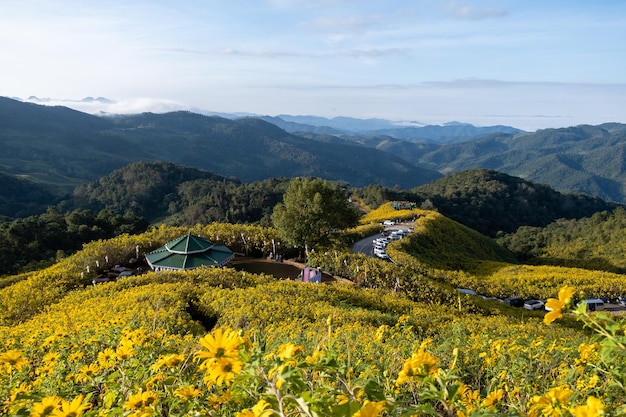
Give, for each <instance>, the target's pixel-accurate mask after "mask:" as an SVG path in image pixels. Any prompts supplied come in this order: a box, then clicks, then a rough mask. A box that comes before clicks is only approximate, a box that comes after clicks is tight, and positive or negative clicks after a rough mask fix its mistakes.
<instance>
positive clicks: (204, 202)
mask: <svg viewBox="0 0 626 417" xmlns="http://www.w3.org/2000/svg"><path fill="white" fill-rule="evenodd" d="M288 182H289V180H288V179H285V178H282V179H281V178H271V179H267V180H263V181H254V182H250V183H242V182H240V181H238V180H234V179H230V178H225V177H222V176H219V175H215V174H213V173H210V172H208V171H203V170H199V169H196V168H190V167H183V166H180V165H174V164H171V163H166V162H137V163H133V164H129V165H128V166H126V167H124V168H120V169H118V170H115V171H113V172H112V173H110V174H109V175H107V176H105V177H102V178H100V179H99V180H98V181H94V182H91V183H88V184H83V185H80V186H78V187H77V188H76V189H75V190H74V194H73V198H72V200H71V203H70V204H71V205H72V206H74V207H76V208H89V209H91V210H94V211H100V210H103V209H106V210H111V211H113V212H116V213H125V212H127V211H131V212H133V213H135V214H137V215H139V216H142V217H145V218H146V219H147V220H148V221H149V222H155V221H167V222H168V223H175V224H179V225H188V226H193V225H194V224H196V223H210V222H214V221H226V222H233V223H255V222H260V221H265V223H268V222H269V216H270V214H271V212H272V210H273V208H274V206H275V205H276V204H277V203H278V202H280V201H281V200H282V196H283V193H284V191H285V189H286V187H287V184H288Z"/></svg>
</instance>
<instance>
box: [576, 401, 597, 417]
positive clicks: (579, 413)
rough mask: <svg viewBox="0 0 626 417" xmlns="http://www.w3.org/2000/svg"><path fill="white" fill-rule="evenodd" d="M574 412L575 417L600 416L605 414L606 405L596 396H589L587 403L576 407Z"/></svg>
mask: <svg viewBox="0 0 626 417" xmlns="http://www.w3.org/2000/svg"><path fill="white" fill-rule="evenodd" d="M572 414H573V415H574V416H575V417H600V416H603V415H604V405H603V404H602V401H600V400H599V399H597V398H596V397H589V398H587V404H586V405H579V406H578V407H576V408H574V409H573V410H572Z"/></svg>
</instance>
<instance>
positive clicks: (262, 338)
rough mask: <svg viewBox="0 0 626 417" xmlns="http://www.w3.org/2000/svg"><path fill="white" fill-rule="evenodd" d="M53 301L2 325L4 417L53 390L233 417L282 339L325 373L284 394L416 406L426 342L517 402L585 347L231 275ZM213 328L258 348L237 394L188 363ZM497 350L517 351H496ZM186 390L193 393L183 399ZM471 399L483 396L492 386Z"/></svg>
mask: <svg viewBox="0 0 626 417" xmlns="http://www.w3.org/2000/svg"><path fill="white" fill-rule="evenodd" d="M58 301H59V302H58V303H55V304H52V305H50V306H48V308H46V309H45V311H42V312H40V313H37V314H35V315H34V316H33V317H32V318H31V319H29V320H26V321H24V322H22V323H19V324H16V325H12V326H0V345H1V346H3V350H10V351H11V352H18V353H19V355H20V356H21V357H22V358H23V359H24V361H25V362H24V364H23V365H21V364H20V366H23V367H24V368H22V369H21V370H20V371H19V372H15V371H13V372H12V373H4V374H2V373H0V381H2V382H3V384H0V394H2V395H3V397H7V398H8V395H9V394H8V393H9V391H10V390H12V389H15V388H16V387H17V386H20V387H21V389H25V390H28V394H29V395H27V396H23V397H18V398H17V399H16V400H15V401H14V402H11V403H6V404H5V405H4V407H5V408H3V411H6V412H7V414H9V415H11V414H12V413H15V411H16V410H18V409H23V410H34V409H35V407H36V405H37V401H39V400H40V399H41V398H43V397H46V396H47V395H50V393H55V394H56V393H58V395H61V396H62V397H63V398H65V399H68V400H71V399H73V398H78V396H79V395H86V394H89V395H90V396H89V402H90V404H91V408H92V410H93V411H94V412H99V411H100V412H102V413H104V414H113V415H121V414H122V412H123V410H128V409H129V408H131V407H133V406H137V407H138V405H137V404H135V403H134V402H133V398H134V397H133V395H136V393H138V392H139V393H142V392H145V393H147V394H148V393H149V394H150V395H153V396H154V397H155V398H157V400H156V403H155V405H154V407H156V409H158V410H160V411H161V410H163V413H162V414H167V415H171V416H183V415H189V411H190V410H207V409H214V410H215V414H214V415H224V416H225V415H234V414H235V412H236V411H239V410H242V409H244V408H247V407H252V406H253V405H254V403H255V402H256V399H250V398H249V396H250V392H257V391H258V392H261V391H263V390H254V389H253V387H254V386H255V385H254V384H255V383H259V384H260V383H263V381H266V383H267V381H268V377H267V375H270V377H269V378H271V379H269V381H270V382H269V383H271V384H273V386H276V384H277V383H276V381H281V380H280V379H279V377H278V376H276V363H277V362H276V361H277V358H279V356H278V355H279V354H282V355H285V353H284V352H285V349H286V348H285V347H282V348H281V347H280V346H281V345H282V346H289V345H290V344H293V346H294V347H293V349H298V350H297V351H294V353H293V355H294V356H295V355H297V356H295V357H296V358H297V360H302V363H303V364H306V363H317V362H313V361H319V362H320V369H323V370H324V372H322V373H319V372H314V373H312V374H311V375H310V377H309V378H310V380H309V381H308V385H305V386H304V387H303V386H299V385H295V384H294V385H293V386H292V385H291V384H290V381H291V380H290V379H289V378H290V377H289V375H290V374H287V373H283V374H280V378H285V379H287V382H284V384H285V387H284V390H285V391H286V390H288V389H289V390H290V391H289V392H290V393H294V392H295V395H299V394H298V392H299V391H296V389H300V390H305V391H306V390H307V389H319V390H322V391H323V390H328V388H327V387H326V386H325V384H329V385H331V386H336V387H339V388H341V387H343V386H344V385H343V384H342V383H339V382H337V383H335V380H337V381H347V382H345V384H349V387H364V386H368V385H369V386H372V385H371V384H376V386H381V387H383V389H385V390H387V391H389V392H394V391H395V392H397V394H396V395H398V396H399V397H398V399H397V400H396V403H397V404H398V406H404V405H405V404H407V403H410V402H411V401H412V399H411V397H410V396H409V397H408V398H406V399H405V398H404V397H403V396H402V391H398V390H397V389H395V390H394V385H393V384H394V383H395V381H396V378H397V377H398V375H399V373H400V372H401V370H402V369H403V363H404V361H405V360H406V358H410V357H411V355H412V354H413V353H414V352H415V351H416V349H418V348H419V347H420V346H427V347H428V349H429V351H430V352H432V354H433V355H435V357H437V358H441V359H440V360H441V362H440V366H441V367H444V368H447V367H450V368H454V367H455V365H453V363H454V362H455V361H456V356H455V355H457V354H458V355H459V357H461V358H463V368H461V369H458V370H457V368H455V372H456V373H458V375H459V378H461V380H462V381H465V383H468V384H473V385H475V386H476V387H480V386H488V385H489V384H488V382H493V381H494V378H496V379H497V384H498V386H502V385H504V384H509V385H511V386H512V387H517V388H516V391H515V395H516V397H515V398H516V401H519V402H520V403H522V404H523V403H525V402H527V401H528V400H529V398H530V397H531V396H532V395H534V394H535V392H536V391H537V390H540V391H544V390H547V389H549V388H551V386H552V383H553V381H552V380H550V379H548V378H546V379H545V381H544V380H543V379H542V380H541V381H539V382H534V383H533V384H529V383H528V381H527V370H528V369H537V372H542V371H546V372H547V371H548V370H549V369H553V368H556V367H558V366H559V364H561V363H570V362H573V361H574V360H575V358H576V356H577V352H576V349H575V347H576V346H578V344H580V343H581V342H583V341H585V340H586V339H585V336H584V335H583V334H582V333H578V332H576V331H575V330H572V329H568V328H562V327H552V328H548V327H544V326H539V325H538V324H539V319H537V318H530V319H528V320H526V321H524V322H522V321H520V320H519V319H509V318H507V317H506V316H494V317H485V316H480V315H475V314H468V313H461V312H459V311H457V310H456V309H455V308H450V307H449V306H445V305H440V306H437V305H432V304H431V305H426V304H422V303H416V302H412V301H409V300H407V299H406V298H404V297H402V296H401V295H399V294H393V293H390V292H387V291H381V290H365V289H359V288H355V287H353V286H347V285H337V284H335V285H315V284H305V283H299V282H293V281H274V280H272V279H270V278H267V277H259V276H253V275H251V274H245V273H241V272H237V271H234V270H232V269H212V270H208V269H202V270H197V271H189V272H176V273H168V272H161V273H149V274H146V275H143V276H141V277H131V278H129V279H125V280H124V281H118V282H113V283H108V284H102V285H98V286H97V287H88V288H85V289H75V290H72V291H70V292H68V293H67V294H66V295H65V296H64V297H61V298H60V299H59V300H58ZM213 326H217V327H220V328H234V329H236V331H237V332H240V333H239V334H241V335H242V336H243V337H245V338H246V340H248V341H249V342H248V343H249V346H250V347H251V348H252V349H254V350H253V351H254V352H256V353H255V354H254V355H253V356H252V357H247V359H246V361H247V362H248V365H246V368H245V369H246V372H248V373H247V374H242V375H241V378H240V379H238V380H237V381H236V382H234V383H233V385H232V387H229V386H228V385H224V384H220V385H217V386H216V385H211V384H210V383H207V374H206V372H205V369H203V368H202V367H201V366H200V363H199V361H198V360H197V358H196V357H195V356H194V353H195V352H197V351H198V350H201V349H203V346H201V345H199V340H200V338H201V337H202V336H203V335H204V334H205V333H206V332H208V331H211V330H215V328H213ZM557 343H559V344H560V345H559V346H558V347H555V346H556V344H557ZM494 345H495V346H500V345H506V346H507V347H508V349H507V351H508V350H511V352H512V353H511V354H506V352H503V353H504V355H503V354H502V353H499V351H495V350H493V349H492V348H493V346H494ZM298 346H299V347H298ZM546 346H552V350H551V355H550V357H547V358H546V357H544V356H542V355H541V353H542V352H543V350H544V349H545V347H546ZM281 349H282V350H281ZM299 351H300V352H301V353H298V352H299ZM454 352H456V353H454ZM513 352H514V353H513ZM0 353H2V351H0ZM539 357H541V358H542V359H541V361H538V360H536V359H534V358H539ZM487 361H489V362H487ZM512 361H514V365H511V363H512ZM16 363H17V362H16ZM487 364H489V366H487ZM456 366H457V367H458V366H459V365H456ZM505 368H506V370H507V372H502V371H503V369H505ZM477 370H479V371H477ZM236 372H239V371H236ZM29 375H33V378H35V381H34V382H33V383H31V380H30V379H29ZM257 378H258V381H261V382H256V381H257ZM329 378H330V379H329ZM21 383H23V385H20V384H21ZM278 384H279V387H280V386H282V385H281V384H283V382H278ZM189 387H194V389H195V391H193V392H194V395H193V396H189V397H184V396H182V395H180V394H181V393H183V392H185V390H186V389H187V390H188V389H189ZM239 387H241V388H239ZM239 389H240V390H241V391H242V392H241V393H238V390H239ZM381 392H382V390H381ZM173 393H176V395H173ZM338 394H341V392H336V393H334V395H333V396H332V397H331V398H335V397H336V395H338ZM476 395H480V396H481V397H483V396H485V397H486V396H487V395H488V390H485V391H484V392H483V393H480V392H479V391H477V394H476ZM307 398H308V397H307ZM350 398H351V397H350ZM315 399H316V397H313V398H311V399H309V401H313V400H315ZM12 415H14V414H12ZM24 415H28V414H24ZM89 415H95V414H89ZM325 415H331V414H325ZM332 415H337V414H332Z"/></svg>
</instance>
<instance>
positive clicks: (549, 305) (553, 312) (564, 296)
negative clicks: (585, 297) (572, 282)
mask: <svg viewBox="0 0 626 417" xmlns="http://www.w3.org/2000/svg"><path fill="white" fill-rule="evenodd" d="M575 292H576V290H574V288H572V287H567V286H566V287H563V288H561V289H560V290H559V298H549V299H548V301H547V302H546V309H547V310H549V311H548V313H546V315H545V316H544V317H543V322H544V323H545V324H550V323H552V322H553V321H554V320H556V319H560V318H561V317H563V308H565V307H566V306H568V305H569V304H570V303H571V302H572V297H573V296H574V293H575Z"/></svg>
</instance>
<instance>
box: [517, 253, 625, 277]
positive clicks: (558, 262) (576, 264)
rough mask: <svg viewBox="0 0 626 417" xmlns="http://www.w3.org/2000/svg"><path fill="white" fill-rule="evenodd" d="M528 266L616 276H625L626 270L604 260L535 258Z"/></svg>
mask: <svg viewBox="0 0 626 417" xmlns="http://www.w3.org/2000/svg"><path fill="white" fill-rule="evenodd" d="M526 263H528V264H529V265H537V266H539V265H545V266H563V267H567V268H580V269H587V270H590V271H606V272H613V273H616V274H626V268H624V267H620V266H617V265H614V264H612V263H611V262H610V261H608V260H607V259H604V258H599V257H598V258H586V259H561V258H535V259H531V260H528V261H526Z"/></svg>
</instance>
